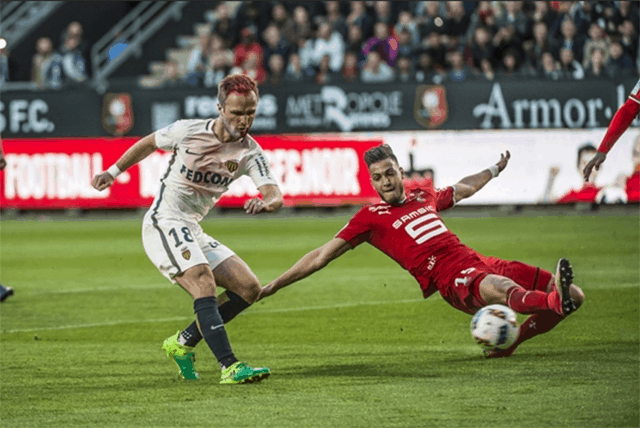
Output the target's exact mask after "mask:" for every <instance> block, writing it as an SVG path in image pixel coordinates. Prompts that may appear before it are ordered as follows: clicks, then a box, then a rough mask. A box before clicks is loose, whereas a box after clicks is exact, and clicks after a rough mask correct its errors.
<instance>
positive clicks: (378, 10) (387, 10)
mask: <svg viewBox="0 0 640 428" xmlns="http://www.w3.org/2000/svg"><path fill="white" fill-rule="evenodd" d="M373 15H374V22H376V23H377V22H382V23H383V24H386V26H387V30H388V31H391V27H393V24H394V23H395V17H394V16H393V11H392V10H391V2H390V1H374V2H373Z"/></svg>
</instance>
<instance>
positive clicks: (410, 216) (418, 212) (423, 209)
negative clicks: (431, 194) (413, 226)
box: [393, 205, 435, 229]
mask: <svg viewBox="0 0 640 428" xmlns="http://www.w3.org/2000/svg"><path fill="white" fill-rule="evenodd" d="M434 211H435V210H434V209H433V207H432V206H431V205H429V206H428V207H420V208H418V209H417V210H415V211H412V212H410V213H409V214H407V215H403V216H402V217H400V219H399V220H396V221H394V222H393V228H394V229H398V228H400V226H402V225H403V224H404V223H405V222H407V221H409V220H413V219H414V218H417V217H420V216H421V215H423V214H426V213H430V212H434Z"/></svg>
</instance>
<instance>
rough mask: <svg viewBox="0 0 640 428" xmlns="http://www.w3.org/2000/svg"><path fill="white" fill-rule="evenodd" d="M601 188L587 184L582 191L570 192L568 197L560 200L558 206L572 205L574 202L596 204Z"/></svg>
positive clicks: (574, 190)
mask: <svg viewBox="0 0 640 428" xmlns="http://www.w3.org/2000/svg"><path fill="white" fill-rule="evenodd" d="M601 189H602V188H601V187H597V186H596V185H595V184H592V183H586V184H585V185H584V186H583V187H582V189H578V190H576V189H573V190H570V191H569V192H568V193H567V194H566V195H564V196H563V197H561V198H560V199H558V202H557V203H558V204H572V203H574V202H595V201H596V196H598V192H599V191H600V190H601Z"/></svg>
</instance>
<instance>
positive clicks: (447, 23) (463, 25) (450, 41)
mask: <svg viewBox="0 0 640 428" xmlns="http://www.w3.org/2000/svg"><path fill="white" fill-rule="evenodd" d="M446 5H447V16H446V17H445V20H444V26H443V32H444V34H445V35H446V37H444V40H443V44H444V45H445V46H446V47H447V48H448V49H456V48H457V46H458V44H461V45H462V46H464V45H465V44H466V40H465V34H466V32H467V28H468V27H469V23H470V16H469V15H468V14H467V13H466V12H465V10H464V6H463V4H462V2H461V1H448V2H447V3H446Z"/></svg>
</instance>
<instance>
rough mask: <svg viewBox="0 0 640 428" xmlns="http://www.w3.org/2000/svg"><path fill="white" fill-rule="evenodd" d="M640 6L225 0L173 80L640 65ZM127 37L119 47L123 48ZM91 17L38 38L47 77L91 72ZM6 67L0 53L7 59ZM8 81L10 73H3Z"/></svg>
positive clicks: (474, 75) (566, 75)
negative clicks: (86, 24) (87, 30)
mask: <svg viewBox="0 0 640 428" xmlns="http://www.w3.org/2000/svg"><path fill="white" fill-rule="evenodd" d="M639 6H640V4H639V3H638V2H632V1H597V2H588V1H480V2H475V1H350V2H348V1H342V2H338V1H320V2H309V1H286V2H274V1H247V2H241V1H223V2H212V7H214V8H213V9H212V10H211V11H210V12H209V13H208V14H207V16H206V18H207V19H208V20H209V22H210V23H211V27H210V31H208V32H207V33H206V34H202V35H200V38H199V40H198V43H196V45H195V47H194V48H193V50H192V52H191V54H190V56H189V59H188V62H187V64H186V65H185V66H184V67H183V68H184V69H185V70H184V71H183V72H181V71H180V70H181V67H180V64H177V63H175V62H174V63H171V62H169V63H168V65H167V67H166V71H165V74H166V80H167V81H168V82H169V83H173V84H184V85H192V86H204V87H212V86H215V85H216V84H217V83H218V82H219V81H220V80H221V79H222V78H223V77H224V76H226V75H227V74H230V73H244V74H248V75H250V76H252V77H254V78H255V79H256V80H257V81H258V82H259V83H261V84H269V85H280V84H286V83H288V82H309V83H314V82H315V83H317V84H325V83H340V82H364V83H379V82H403V83H427V84H432V83H443V82H462V81H470V80H474V81H492V80H494V79H503V78H511V77H517V78H519V79H526V78H542V79H550V80H560V79H565V80H581V79H584V78H612V79H616V78H621V77H627V76H637V75H639V74H640V58H639V57H640V55H639V49H640V48H639V46H638V44H639V43H638V40H639V37H638V34H639V33H638V30H639V29H638V26H639V22H640V15H639V9H640V7H639ZM121 47H122V46H120V48H121ZM87 48H88V47H87V46H84V45H83V39H82V27H81V25H80V24H79V23H77V22H74V23H71V24H70V25H69V27H68V28H67V31H66V32H65V33H64V34H63V35H62V37H61V40H59V43H58V47H57V48H56V47H55V46H54V43H53V42H52V40H50V39H48V38H41V39H39V40H38V42H37V53H36V54H35V55H34V57H33V62H32V81H33V82H34V83H36V85H38V87H56V85H57V84H59V82H67V81H70V82H78V83H80V82H83V81H84V80H86V79H87V78H88V77H89V70H88V67H87V66H88V57H87V54H88V51H87ZM0 70H2V67H1V61H0ZM3 78H4V79H5V80H9V79H10V76H3Z"/></svg>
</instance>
